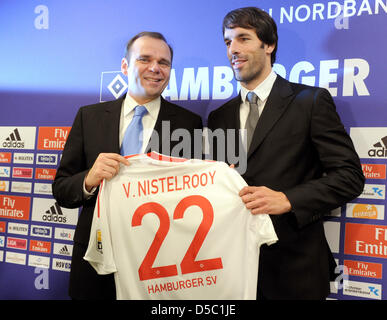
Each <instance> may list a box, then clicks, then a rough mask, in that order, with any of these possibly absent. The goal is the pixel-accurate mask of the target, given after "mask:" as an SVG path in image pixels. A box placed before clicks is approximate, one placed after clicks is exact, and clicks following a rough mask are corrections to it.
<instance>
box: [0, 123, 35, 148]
mask: <svg viewBox="0 0 387 320" xmlns="http://www.w3.org/2000/svg"><path fill="white" fill-rule="evenodd" d="M35 137H36V127H0V148H2V149H28V150H30V149H35Z"/></svg>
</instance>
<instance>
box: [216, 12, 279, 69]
mask: <svg viewBox="0 0 387 320" xmlns="http://www.w3.org/2000/svg"><path fill="white" fill-rule="evenodd" d="M222 27H223V35H224V31H225V29H233V28H236V27H240V28H245V29H254V30H255V33H256V34H257V36H258V38H259V39H260V40H261V41H262V42H263V43H265V44H268V45H273V44H275V48H274V50H273V52H272V53H271V65H273V64H274V62H275V59H276V53H277V46H278V34H277V25H276V23H275V21H274V20H273V18H272V17H271V16H270V15H269V14H268V13H266V12H265V11H263V10H261V9H259V8H256V7H245V8H239V9H235V10H233V11H230V12H229V13H228V14H227V15H226V16H225V17H224V19H223V26H222Z"/></svg>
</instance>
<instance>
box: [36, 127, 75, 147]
mask: <svg viewBox="0 0 387 320" xmlns="http://www.w3.org/2000/svg"><path fill="white" fill-rule="evenodd" d="M70 129H71V127H39V134H38V150H63V148H64V145H65V143H66V140H67V137H68V134H69V132H70Z"/></svg>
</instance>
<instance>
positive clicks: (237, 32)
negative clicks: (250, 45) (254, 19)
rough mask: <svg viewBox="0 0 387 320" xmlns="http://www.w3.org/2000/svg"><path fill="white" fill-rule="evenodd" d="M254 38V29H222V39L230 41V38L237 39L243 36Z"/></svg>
mask: <svg viewBox="0 0 387 320" xmlns="http://www.w3.org/2000/svg"><path fill="white" fill-rule="evenodd" d="M247 35H250V36H254V35H256V33H255V30H254V29H246V28H242V27H235V28H226V29H224V35H223V36H224V39H225V40H226V39H230V38H237V37H243V36H247Z"/></svg>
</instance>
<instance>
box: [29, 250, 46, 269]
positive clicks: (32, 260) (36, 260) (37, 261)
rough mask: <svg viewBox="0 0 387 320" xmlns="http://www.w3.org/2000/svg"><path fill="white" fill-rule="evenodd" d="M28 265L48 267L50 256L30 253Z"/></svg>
mask: <svg viewBox="0 0 387 320" xmlns="http://www.w3.org/2000/svg"><path fill="white" fill-rule="evenodd" d="M28 265H29V266H31V267H38V268H47V269H48V268H49V267H50V258H49V257H42V256H36V255H33V254H30V255H28Z"/></svg>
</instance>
